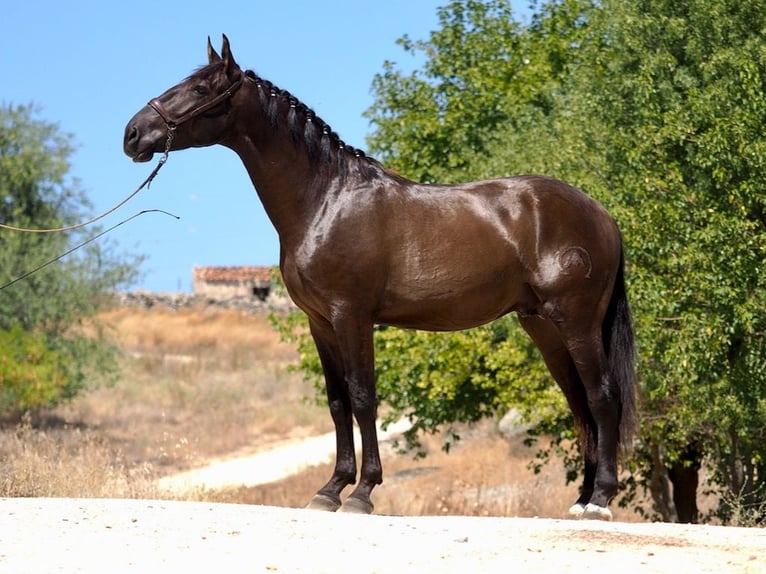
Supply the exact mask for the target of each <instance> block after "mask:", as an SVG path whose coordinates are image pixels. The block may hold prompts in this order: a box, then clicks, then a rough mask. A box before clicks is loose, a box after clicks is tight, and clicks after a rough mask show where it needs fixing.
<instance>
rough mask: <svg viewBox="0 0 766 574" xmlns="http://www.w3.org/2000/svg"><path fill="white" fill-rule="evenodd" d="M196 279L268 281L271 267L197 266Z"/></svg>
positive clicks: (211, 280) (195, 270)
mask: <svg viewBox="0 0 766 574" xmlns="http://www.w3.org/2000/svg"><path fill="white" fill-rule="evenodd" d="M194 279H195V280H197V281H208V282H217V281H226V282H246V281H257V282H259V283H267V282H269V281H270V280H271V267H195V268H194Z"/></svg>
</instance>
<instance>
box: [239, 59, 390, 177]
mask: <svg viewBox="0 0 766 574" xmlns="http://www.w3.org/2000/svg"><path fill="white" fill-rule="evenodd" d="M245 76H246V78H248V79H249V80H251V81H252V82H254V83H255V86H256V88H257V90H258V98H259V103H260V107H261V110H262V111H263V113H264V115H265V116H266V119H267V120H268V122H269V124H270V125H271V126H272V127H273V128H275V129H278V128H282V127H286V128H287V130H288V133H289V134H290V137H291V139H292V141H293V143H295V144H302V145H303V146H304V147H305V149H306V154H307V156H308V159H309V162H311V164H312V165H316V166H321V165H332V163H333V160H336V161H337V163H338V168H339V169H340V170H341V171H343V172H344V171H346V170H347V168H348V167H349V165H350V163H354V162H355V163H357V164H358V165H359V166H365V165H366V166H368V167H374V168H383V166H382V165H381V164H380V163H379V162H378V161H376V160H375V159H373V158H371V157H369V156H367V155H366V154H365V152H364V151H362V150H360V149H358V148H355V147H352V146H350V145H348V144H346V143H345V142H344V141H343V140H342V139H341V138H340V136H339V135H338V134H337V133H336V132H335V131H333V130H332V128H331V127H330V126H329V124H328V123H327V122H325V121H324V120H323V119H322V118H320V117H319V116H317V114H316V113H315V112H314V110H312V109H311V108H310V107H308V106H307V105H306V104H304V103H303V102H301V101H300V100H298V98H296V97H295V96H293V95H292V94H291V93H290V92H288V91H287V90H283V89H281V88H279V87H277V86H276V85H274V84H273V83H272V82H270V81H269V80H266V79H265V78H262V77H260V76H258V75H257V74H255V72H253V71H252V70H247V71H246V72H245Z"/></svg>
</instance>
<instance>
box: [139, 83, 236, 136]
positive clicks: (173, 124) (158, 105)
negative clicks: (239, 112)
mask: <svg viewBox="0 0 766 574" xmlns="http://www.w3.org/2000/svg"><path fill="white" fill-rule="evenodd" d="M244 79H245V74H244V73H243V74H241V75H240V76H239V79H238V80H237V81H236V82H234V83H233V84H232V85H230V86H229V87H228V88H227V89H226V91H225V92H223V93H221V94H218V95H217V96H216V97H214V98H213V99H212V100H210V101H209V102H205V103H204V104H201V105H199V106H197V107H196V108H194V109H192V110H190V111H188V112H186V113H185V114H183V115H182V116H179V117H177V118H174V117H173V116H172V115H170V114H169V113H168V111H167V110H166V109H165V107H164V106H163V105H162V102H160V98H159V97H158V98H152V99H151V100H149V106H151V107H152V109H154V111H155V112H157V113H158V114H159V115H160V117H161V118H162V119H163V121H164V122H165V123H166V124H167V126H168V128H169V129H171V130H174V129H175V128H177V127H178V126H180V125H181V124H182V123H184V122H188V121H189V120H191V119H193V118H196V117H197V116H199V115H202V114H204V113H205V112H206V111H208V110H210V109H212V108H214V107H216V106H217V105H219V104H222V103H223V102H225V101H226V100H228V99H229V98H231V97H232V96H233V95H234V93H235V92H236V91H237V90H238V89H239V88H240V86H241V85H242V82H243V81H244Z"/></svg>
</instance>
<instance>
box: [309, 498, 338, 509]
mask: <svg viewBox="0 0 766 574" xmlns="http://www.w3.org/2000/svg"><path fill="white" fill-rule="evenodd" d="M306 508H308V509H309V510H323V511H325V512H335V511H336V510H338V509H339V508H340V499H335V498H332V497H330V496H327V495H326V494H315V495H314V498H312V499H311V502H309V503H308V504H307V505H306Z"/></svg>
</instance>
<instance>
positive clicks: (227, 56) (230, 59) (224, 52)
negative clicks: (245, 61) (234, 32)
mask: <svg viewBox="0 0 766 574" xmlns="http://www.w3.org/2000/svg"><path fill="white" fill-rule="evenodd" d="M221 59H222V60H223V64H224V67H225V68H226V72H232V71H233V70H234V69H236V68H237V62H235V61H234V56H232V55H231V47H230V46H229V39H228V38H227V37H226V34H224V35H223V45H222V46H221Z"/></svg>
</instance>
